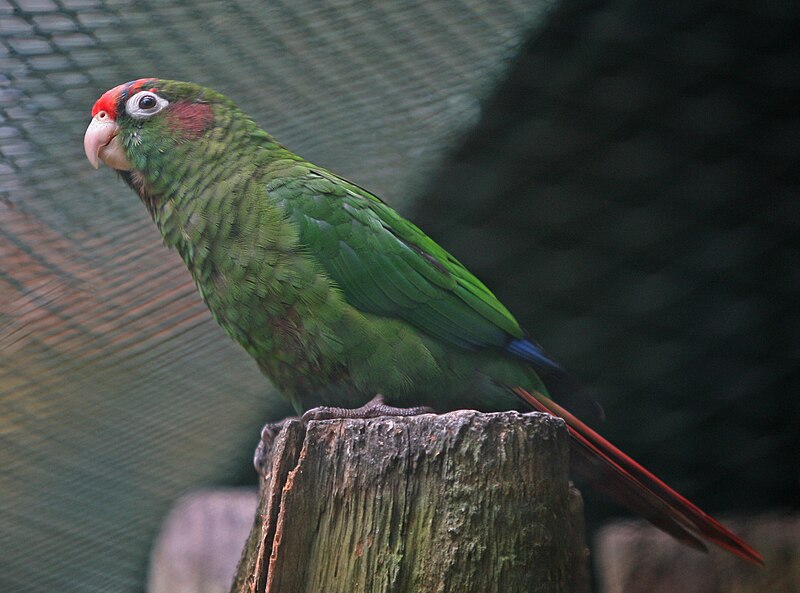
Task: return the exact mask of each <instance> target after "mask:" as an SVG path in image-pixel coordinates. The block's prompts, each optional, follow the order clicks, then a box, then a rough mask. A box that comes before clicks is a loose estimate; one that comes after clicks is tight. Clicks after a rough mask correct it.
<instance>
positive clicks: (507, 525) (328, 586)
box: [232, 411, 588, 593]
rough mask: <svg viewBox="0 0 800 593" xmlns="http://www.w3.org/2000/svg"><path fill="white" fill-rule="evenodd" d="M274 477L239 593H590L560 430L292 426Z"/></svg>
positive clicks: (470, 424)
mask: <svg viewBox="0 0 800 593" xmlns="http://www.w3.org/2000/svg"><path fill="white" fill-rule="evenodd" d="M268 467H270V468H271V469H270V472H269V475H268V477H267V479H266V480H264V481H263V482H262V488H261V494H260V504H259V511H258V519H257V521H256V525H255V526H254V528H253V531H252V532H251V536H250V539H249V541H248V545H247V547H246V549H245V551H244V555H243V557H242V561H241V563H240V566H239V569H238V574H237V577H236V580H235V583H234V586H233V589H232V591H233V592H234V593H255V592H258V593H261V592H267V593H287V592H292V593H301V592H304V591H307V592H309V593H311V592H320V591H324V592H325V593H339V592H341V593H358V592H363V593H390V592H391V593H404V592H409V593H412V592H413V593H417V592H419V591H425V592H448V591H452V592H458V593H471V592H475V593H478V592H479V593H489V592H493V591H497V592H500V591H502V592H503V593H517V592H523V591H524V592H526V593H528V592H543V593H544V592H548V593H549V592H573V591H575V592H577V591H580V592H583V591H588V564H587V551H586V546H585V542H584V534H583V522H582V517H581V513H582V504H581V503H580V495H579V494H577V491H575V490H574V489H571V488H570V484H569V481H568V478H567V470H568V443H567V431H566V429H565V427H564V425H563V423H562V422H561V421H560V420H558V419H555V418H552V417H550V416H546V415H539V414H535V415H521V414H518V413H516V412H506V413H496V414H480V413H477V412H471V411H460V412H454V413H451V414H445V415H442V416H436V415H423V416H416V417H410V418H399V417H382V418H374V419H366V420H354V419H345V420H327V421H318V422H310V423H309V424H308V426H307V428H306V430H305V431H304V430H303V429H302V427H301V426H300V425H299V423H297V422H289V423H287V425H286V426H285V427H284V429H283V431H281V433H280V434H279V435H278V437H277V439H276V441H275V444H274V446H273V450H272V457H271V459H270V460H269V461H268Z"/></svg>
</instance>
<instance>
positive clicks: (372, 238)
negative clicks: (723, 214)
mask: <svg viewBox="0 0 800 593" xmlns="http://www.w3.org/2000/svg"><path fill="white" fill-rule="evenodd" d="M84 148H85V150H86V156H87V157H88V159H89V161H90V162H91V163H92V165H94V166H95V167H97V166H98V162H99V161H103V162H104V163H105V164H106V165H108V166H110V167H112V168H113V169H116V170H117V171H118V172H119V173H120V175H121V176H122V178H123V179H124V180H125V182H127V184H128V185H130V186H131V187H132V188H133V189H134V190H135V191H136V193H137V194H138V195H139V197H140V198H141V200H142V202H143V203H144V205H145V206H146V208H147V210H148V212H149V213H150V215H151V216H152V218H153V220H154V221H155V223H156V225H157V226H158V228H159V230H160V232H161V234H162V236H163V238H164V242H165V244H166V245H167V246H168V247H170V248H174V249H176V250H177V251H178V253H179V254H180V256H181V258H182V259H183V261H184V263H185V264H186V266H187V268H188V269H189V272H190V273H191V275H192V277H193V278H194V280H195V282H196V284H197V288H198V290H199V292H200V294H201V295H202V298H203V300H204V301H205V302H206V304H207V305H208V308H209V309H210V311H211V314H212V316H213V317H214V319H216V321H217V322H218V323H219V324H220V325H221V326H222V328H223V329H224V330H225V332H226V333H227V334H228V335H229V336H230V337H231V338H233V339H234V340H235V341H237V342H238V343H239V344H241V345H242V346H243V347H244V349H245V350H246V351H247V352H248V353H249V354H250V355H251V356H252V357H253V358H254V359H255V361H256V363H257V364H258V366H259V368H260V369H261V370H262V371H263V372H264V374H265V375H266V376H267V377H269V379H270V380H271V381H272V382H273V383H274V385H275V386H276V387H277V388H278V389H279V390H280V391H281V392H282V393H283V394H284V395H285V396H286V397H287V398H289V399H290V400H291V401H292V403H293V404H294V406H295V408H296V409H297V410H298V412H302V411H305V410H308V409H309V408H312V407H316V406H334V407H341V408H356V407H358V406H361V405H363V404H365V403H367V402H369V401H370V400H372V398H373V397H374V396H375V395H376V394H382V396H383V397H384V398H385V401H386V404H387V405H392V406H402V407H406V408H407V407H412V406H427V407H430V408H433V409H435V410H436V411H440V412H443V411H448V410H453V409H462V408H473V409H478V410H484V411H496V410H510V409H516V410H525V411H529V410H531V409H536V410H540V411H544V412H548V413H551V414H555V415H557V416H560V417H561V418H563V419H564V420H565V421H566V423H567V425H568V427H569V432H570V436H571V443H572V448H573V462H574V465H575V469H576V470H577V471H578V472H579V473H580V474H582V475H584V476H586V477H587V478H588V479H589V480H590V481H591V483H592V484H593V485H595V486H597V487H598V488H600V489H601V490H603V491H605V492H606V493H608V494H610V495H611V496H612V497H614V498H616V499H617V500H619V501H620V502H622V503H623V504H625V505H627V506H629V507H630V508H631V509H632V510H634V511H635V512H638V513H640V514H642V515H643V516H644V517H646V518H647V519H649V520H650V521H651V522H653V523H654V524H655V525H657V526H658V527H661V528H662V529H664V530H665V531H667V532H668V533H670V534H672V535H673V536H675V537H676V538H678V539H679V540H680V541H682V542H684V543H686V544H688V545H690V546H693V547H695V548H699V549H705V547H704V544H703V543H702V541H701V539H706V540H708V541H711V542H713V543H715V544H717V545H719V546H721V547H723V548H725V549H727V550H729V551H730V552H732V553H734V554H736V555H737V556H740V557H741V558H743V559H745V560H747V561H749V562H753V563H756V564H760V563H761V562H762V560H761V557H760V556H759V554H758V553H757V552H756V551H755V550H753V549H752V548H751V547H750V546H749V545H748V544H747V543H746V542H744V541H743V540H741V539H740V538H738V537H737V536H736V535H734V534H733V533H731V532H730V531H729V530H727V529H726V528H725V527H724V526H722V525H721V524H720V523H718V522H717V521H715V520H714V519H713V518H711V517H710V516H708V515H706V514H705V513H704V512H703V511H701V510H700V509H699V508H697V507H696V506H695V505H693V504H692V503H691V502H689V501H688V500H686V499H685V498H683V497H682V496H681V495H679V494H678V493H677V492H675V491H674V490H672V489H671V488H669V487H668V486H667V485H666V484H664V483H663V482H662V481H660V480H659V479H658V478H656V477H655V476H653V475H652V474H651V473H650V472H648V471H647V470H645V469H644V468H643V467H641V466H640V465H639V464H637V463H636V462H634V461H633V460H632V459H630V458H629V457H628V456H626V455H625V454H624V453H622V452H621V451H619V450H618V449H617V448H615V447H614V446H613V445H611V444H610V443H609V442H607V441H606V440H605V439H603V438H602V437H601V436H600V435H599V434H597V433H596V432H594V431H593V430H591V429H590V428H589V427H588V426H587V425H585V424H584V423H583V422H582V421H581V420H579V419H578V418H577V417H576V416H574V415H573V414H571V413H570V412H568V411H567V410H566V409H565V408H564V407H562V406H561V405H560V404H557V403H556V402H555V399H558V400H559V401H561V402H563V403H565V405H569V404H570V402H572V401H579V400H580V388H579V387H577V382H576V381H573V380H571V379H570V378H569V376H568V375H567V374H566V373H565V372H564V371H563V370H562V369H561V367H560V366H559V365H558V364H557V363H556V362H555V361H554V360H553V359H552V358H551V357H550V356H549V355H548V354H547V353H545V352H544V350H543V349H542V348H541V347H540V346H538V345H537V344H536V343H535V342H533V341H532V340H531V339H530V338H529V337H528V336H527V335H526V334H525V332H524V331H523V330H522V329H521V328H520V326H519V324H518V323H517V321H516V320H515V318H514V317H513V315H511V313H510V312H509V311H508V310H507V309H506V308H505V307H504V306H503V305H502V304H501V303H500V301H499V300H498V299H497V298H496V297H495V296H494V295H493V294H492V292H491V291H490V290H489V289H488V288H487V287H486V286H485V285H484V284H483V283H482V282H481V281H480V280H478V279H477V278H476V277H475V276H473V275H472V274H471V273H470V272H469V271H468V270H467V269H466V268H465V267H464V266H463V265H462V264H461V263H460V262H459V261H458V260H457V259H455V258H454V257H453V256H452V255H450V254H449V253H448V252H447V251H445V250H444V249H443V248H442V247H440V246H439V245H438V244H437V243H435V242H434V241H433V240H432V239H430V238H429V237H428V236H426V235H425V233H423V232H422V231H421V230H420V229H419V228H418V227H416V226H415V225H414V224H412V223H411V222H409V221H407V220H405V219H404V218H402V217H401V216H400V215H399V214H397V213H396V212H395V211H394V210H393V209H392V208H390V207H389V206H388V205H387V204H385V203H384V202H382V201H381V200H380V199H379V198H378V197H376V196H374V195H373V194H371V193H370V192H368V191H367V190H365V189H363V188H362V187H360V186H358V185H356V184H354V183H352V182H350V181H347V180H346V179H343V178H342V177H339V176H338V175H336V174H334V173H332V172H330V171H328V170H326V169H324V168H322V167H318V166H316V165H313V164H311V163H309V162H308V161H306V160H304V159H303V158H302V157H300V156H298V155H296V154H294V153H292V152H290V151H289V150H288V149H286V148H285V147H284V146H282V145H281V144H279V143H278V142H277V141H276V140H275V139H274V138H273V137H272V136H271V135H270V134H268V133H267V132H265V131H264V130H262V129H261V128H260V127H259V126H258V125H257V124H256V123H255V122H254V121H253V120H252V119H251V118H250V117H248V116H247V115H246V114H245V113H243V112H242V111H241V110H239V109H238V108H237V107H236V106H235V105H234V104H233V103H232V102H231V101H230V100H229V99H227V98H226V97H224V96H223V95H221V94H219V93H217V92H215V91H212V90H209V89H206V88H203V87H201V86H198V85H195V84H191V83H186V82H176V81H169V80H159V79H155V78H143V79H139V80H135V81H132V82H128V83H125V84H122V85H119V86H117V87H115V88H113V89H111V90H109V91H107V92H106V93H104V94H103V95H102V96H101V97H100V99H98V101H97V102H96V103H95V104H94V107H93V109H92V120H91V123H90V124H89V127H88V129H87V130H86V135H85V137H84ZM548 388H550V391H548ZM377 405H378V409H379V410H383V409H385V407H386V406H385V405H384V404H382V403H381V404H377Z"/></svg>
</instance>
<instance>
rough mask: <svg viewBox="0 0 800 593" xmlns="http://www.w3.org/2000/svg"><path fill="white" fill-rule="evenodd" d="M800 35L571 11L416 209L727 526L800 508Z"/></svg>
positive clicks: (763, 17) (663, 7)
mask: <svg viewBox="0 0 800 593" xmlns="http://www.w3.org/2000/svg"><path fill="white" fill-rule="evenodd" d="M799 26H800V9H799V8H798V5H797V4H796V3H795V4H788V3H786V4H784V3H766V4H758V5H753V4H751V5H748V6H747V7H746V8H745V7H742V6H739V5H736V6H733V5H730V6H728V5H725V6H722V5H718V4H716V3H714V2H667V3H661V4H659V5H658V6H654V5H652V4H650V3H646V2H638V3H636V2H634V3H631V2H623V1H619V2H589V1H574V2H564V3H562V4H561V6H560V9H559V10H558V11H557V12H556V13H555V14H553V15H551V18H550V19H549V21H548V24H547V26H546V27H545V28H544V29H543V30H542V31H541V32H540V33H538V34H536V35H534V37H533V38H532V39H531V42H530V44H529V45H528V46H527V48H526V49H525V50H524V51H523V52H522V53H521V55H520V56H519V58H518V60H517V62H516V64H515V66H514V68H513V70H512V72H511V73H510V75H509V78H508V79H507V80H506V81H505V82H504V83H503V84H502V85H501V86H500V88H499V89H498V91H497V92H496V94H495V97H494V99H493V100H492V101H491V102H490V103H489V104H488V105H487V106H486V108H485V110H484V114H485V117H484V118H483V121H482V122H481V123H480V125H479V126H478V127H477V128H476V129H475V130H474V131H473V133H472V134H471V135H470V137H469V138H468V139H467V141H466V142H465V143H464V145H463V146H462V147H461V148H460V149H459V150H458V151H457V152H456V154H455V155H453V156H452V157H451V158H450V159H449V160H448V162H447V163H446V164H445V165H444V166H443V167H442V168H441V169H440V170H439V171H438V172H437V175H436V178H435V180H434V181H433V182H432V184H431V186H430V188H429V190H428V197H427V198H426V199H425V200H424V206H420V207H419V208H415V209H414V212H413V214H414V216H413V218H414V219H415V220H416V221H417V222H418V223H419V224H420V225H421V226H422V227H423V228H425V229H426V230H427V231H428V232H429V233H431V234H433V235H434V236H435V237H437V238H439V239H441V240H443V241H446V243H447V245H448V246H449V247H450V248H451V249H452V250H453V251H454V252H455V253H457V254H458V255H459V256H460V257H462V259H464V260H465V261H467V263H469V265H470V268H471V269H472V270H473V271H475V272H476V273H478V274H479V276H480V277H481V278H483V279H485V280H486V281H487V282H488V283H489V285H490V286H492V287H493V288H494V289H495V290H496V292H497V294H499V295H500V296H501V297H502V299H503V301H504V302H505V304H506V305H508V306H509V307H510V308H511V310H512V311H514V312H517V313H518V314H519V315H520V320H521V322H522V323H523V326H525V327H527V328H529V329H530V331H531V332H532V334H533V335H534V336H536V338H537V339H538V340H540V341H541V343H542V344H544V345H545V346H546V347H547V348H548V349H549V350H550V351H551V352H552V353H553V354H554V355H555V356H556V358H557V359H558V360H560V361H563V362H564V364H565V365H566V367H567V368H568V369H571V370H572V371H573V372H574V373H575V374H577V375H578V376H579V377H581V378H582V379H583V380H584V381H585V382H586V383H587V384H588V385H590V386H592V387H593V388H595V390H596V392H597V397H598V399H600V401H601V402H602V403H603V406H604V408H605V411H606V422H605V426H604V427H603V432H604V433H605V434H606V435H608V436H609V437H610V438H611V439H612V440H613V441H614V442H616V443H617V444H619V445H621V446H622V448H623V449H624V450H626V451H628V452H630V453H632V454H634V456H635V457H636V458H637V459H638V460H639V461H642V462H644V464H645V465H646V466H648V467H650V468H651V469H654V470H656V471H657V473H659V474H661V475H662V476H663V477H665V478H667V479H668V481H669V482H670V483H672V484H674V485H675V486H677V487H678V488H679V490H680V491H681V492H682V493H685V494H688V495H689V496H690V498H694V499H695V500H696V501H697V502H698V503H700V504H701V506H703V507H704V508H706V509H707V510H709V511H713V512H717V513H720V512H725V511H728V512H733V511H734V510H739V511H742V512H744V511H752V510H753V509H756V508H764V507H770V506H773V507H793V508H797V506H798V504H799V503H800V490H799V489H798V475H800V462H799V461H798V460H800V430H798V428H800V409H799V408H798V403H797V398H796V397H795V395H796V394H797V392H798V389H799V388H800V384H798V377H799V376H800V373H798V371H800V350H799V349H798V337H797V336H798V335H800V334H798V322H800V316H799V315H798V313H800V251H798V249H797V245H796V236H797V233H798V228H799V224H800V210H799V209H798V207H799V206H800V149H799V148H798V146H800V144H798V138H800V117H798V110H797V105H800V46H798V44H797V43H794V42H793V41H792V40H793V38H794V37H795V36H796V32H797V31H798V30H800V28H799ZM434 197H435V198H434ZM420 204H423V201H420ZM586 498H587V509H588V510H589V515H590V516H589V518H590V519H593V520H595V521H596V520H597V519H598V518H599V517H600V516H603V515H605V514H606V513H608V512H610V509H600V508H598V506H599V505H598V499H597V497H593V496H589V495H587V496H586ZM601 511H602V512H601Z"/></svg>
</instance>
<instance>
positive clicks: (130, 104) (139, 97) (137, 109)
mask: <svg viewBox="0 0 800 593" xmlns="http://www.w3.org/2000/svg"><path fill="white" fill-rule="evenodd" d="M143 101H144V103H145V104H147V103H152V105H147V106H145V107H142V106H141V103H142V102H143ZM167 105H169V101H167V100H166V99H164V98H163V97H159V96H158V95H156V94H155V93H153V92H150V91H141V92H139V93H136V94H135V95H134V96H132V97H131V98H130V99H128V100H127V101H126V102H125V112H126V113H127V114H128V115H130V116H131V117H132V118H134V119H146V118H148V117H150V116H151V115H155V114H156V113H158V112H159V111H161V110H162V109H164V107H166V106H167Z"/></svg>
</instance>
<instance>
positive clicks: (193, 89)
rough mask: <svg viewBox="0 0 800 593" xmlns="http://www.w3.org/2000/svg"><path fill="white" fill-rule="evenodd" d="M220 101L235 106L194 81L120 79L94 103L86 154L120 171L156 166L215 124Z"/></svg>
mask: <svg viewBox="0 0 800 593" xmlns="http://www.w3.org/2000/svg"><path fill="white" fill-rule="evenodd" d="M219 105H224V106H226V107H231V108H232V107H233V106H232V104H231V102H230V101H229V100H228V99H227V98H225V97H224V96H223V95H220V94H219V93H216V92H214V91H211V90H209V89H206V88H203V87H201V86H198V85H195V84H191V83H186V82H176V81H172V80H159V79H156V78H140V79H139V80H134V81H131V82H127V83H125V84H121V85H119V86H116V87H114V88H113V89H111V90H109V91H106V92H105V93H104V94H103V95H102V96H101V97H100V98H99V99H98V100H97V101H96V102H95V104H94V107H93V108H92V121H91V123H90V124H89V127H88V128H87V129H86V134H85V135H84V138H83V147H84V149H85V151H86V157H87V158H88V159H89V162H90V163H91V164H92V165H93V166H94V167H95V168H97V167H98V166H99V163H100V161H102V162H103V163H105V164H106V165H108V166H109V167H111V168H112V169H116V170H117V171H147V170H148V169H150V170H152V169H153V168H157V165H158V163H159V161H160V160H162V159H164V158H168V156H169V153H170V152H171V150H172V149H174V148H175V147H176V146H179V145H182V144H183V145H185V144H186V143H189V142H191V141H192V140H195V139H198V138H200V137H201V136H204V135H205V134H206V132H208V131H209V130H210V129H211V128H213V127H214V125H215V108H216V107H217V106H219ZM227 111H228V112H230V111H231V110H230V109H228V110H227ZM233 111H235V108H233Z"/></svg>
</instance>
